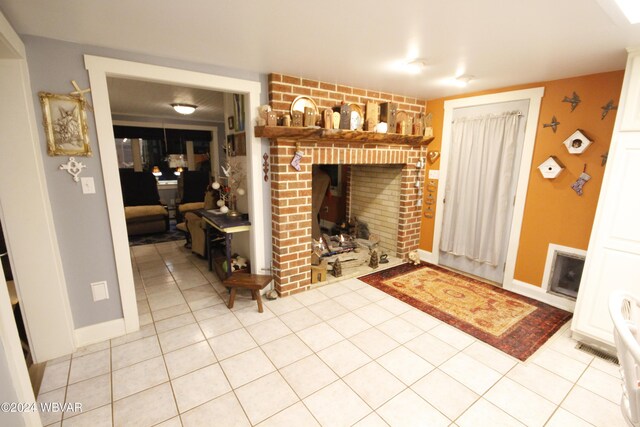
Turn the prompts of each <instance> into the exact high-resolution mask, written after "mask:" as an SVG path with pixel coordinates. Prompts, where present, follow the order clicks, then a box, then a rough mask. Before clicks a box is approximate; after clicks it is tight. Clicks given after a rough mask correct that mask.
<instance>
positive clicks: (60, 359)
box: [46, 354, 71, 367]
mask: <svg viewBox="0 0 640 427" xmlns="http://www.w3.org/2000/svg"><path fill="white" fill-rule="evenodd" d="M70 360H71V355H70V354H67V355H65V356H60V357H56V358H55V359H51V360H47V362H46V363H47V367H49V366H53V365H57V364H58V363H62V362H68V361H70Z"/></svg>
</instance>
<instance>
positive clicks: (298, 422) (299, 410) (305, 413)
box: [258, 402, 320, 427]
mask: <svg viewBox="0 0 640 427" xmlns="http://www.w3.org/2000/svg"><path fill="white" fill-rule="evenodd" d="M282 426H304V427H320V424H318V422H317V421H316V420H315V418H313V415H311V412H309V410H308V409H307V408H306V407H305V406H304V404H303V403H302V402H298V403H296V404H295V405H292V406H289V407H288V408H287V409H285V410H283V411H280V412H278V413H277V414H275V415H273V416H272V417H270V418H267V419H266V420H265V421H263V422H261V423H260V424H258V427H282Z"/></svg>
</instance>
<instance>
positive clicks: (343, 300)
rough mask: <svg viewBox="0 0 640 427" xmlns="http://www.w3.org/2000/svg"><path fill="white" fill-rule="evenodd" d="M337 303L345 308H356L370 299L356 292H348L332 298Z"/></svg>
mask: <svg viewBox="0 0 640 427" xmlns="http://www.w3.org/2000/svg"><path fill="white" fill-rule="evenodd" d="M333 300H334V301H336V302H337V303H338V304H340V305H341V306H343V307H344V308H346V309H347V310H356V309H358V308H360V307H364V306H365V305H369V304H371V301H369V300H368V299H366V298H365V297H363V296H362V295H360V294H358V293H356V292H349V293H346V294H342V295H340V296H337V297H335V298H333Z"/></svg>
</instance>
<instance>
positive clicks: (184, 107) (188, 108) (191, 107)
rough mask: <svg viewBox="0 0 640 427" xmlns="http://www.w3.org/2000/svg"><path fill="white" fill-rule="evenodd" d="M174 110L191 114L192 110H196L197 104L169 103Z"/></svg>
mask: <svg viewBox="0 0 640 427" xmlns="http://www.w3.org/2000/svg"><path fill="white" fill-rule="evenodd" d="M170 105H171V106H172V107H173V109H174V110H176V112H178V113H180V114H185V115H187V114H193V112H194V111H196V108H198V106H197V105H191V104H170Z"/></svg>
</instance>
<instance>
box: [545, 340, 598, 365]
mask: <svg viewBox="0 0 640 427" xmlns="http://www.w3.org/2000/svg"><path fill="white" fill-rule="evenodd" d="M550 341H551V342H550V343H549V347H550V348H552V349H554V350H555V351H557V352H558V353H562V354H564V355H565V356H569V357H570V358H572V359H575V360H577V361H578V362H582V363H584V364H586V365H588V364H589V363H591V361H592V360H593V359H594V356H593V355H591V354H589V353H587V352H585V351H582V350H578V349H577V348H576V340H574V339H571V338H569V337H567V336H564V335H560V336H554V337H553V339H552V340H550Z"/></svg>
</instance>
